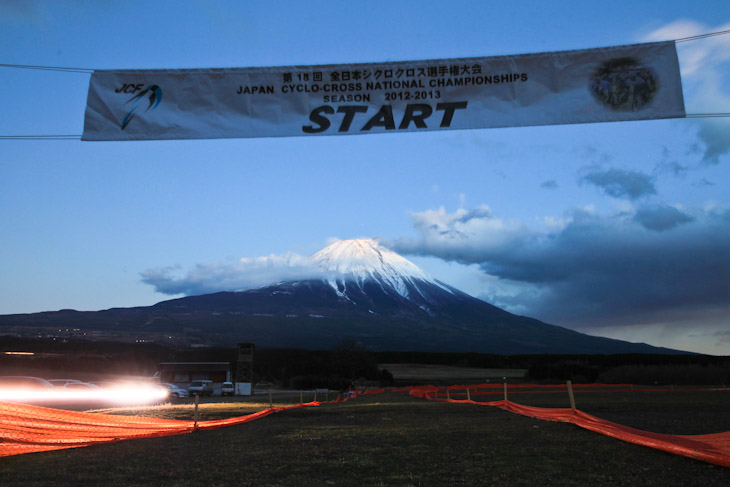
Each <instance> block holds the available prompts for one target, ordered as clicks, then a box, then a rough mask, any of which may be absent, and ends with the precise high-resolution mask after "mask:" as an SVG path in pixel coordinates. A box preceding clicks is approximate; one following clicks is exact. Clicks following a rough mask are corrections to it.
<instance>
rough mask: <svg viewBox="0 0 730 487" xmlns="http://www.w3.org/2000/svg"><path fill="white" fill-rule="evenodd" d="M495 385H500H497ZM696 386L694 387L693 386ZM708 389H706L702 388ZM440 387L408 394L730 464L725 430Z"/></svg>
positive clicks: (729, 441)
mask: <svg viewBox="0 0 730 487" xmlns="http://www.w3.org/2000/svg"><path fill="white" fill-rule="evenodd" d="M458 387H460V388H462V390H469V389H474V390H476V389H477V386H458ZM499 387H502V385H500V386H499ZM445 389H448V390H458V389H456V388H453V386H450V387H448V388H445ZM694 390H697V389H694ZM706 390H710V389H706ZM440 391H441V388H439V387H436V386H419V387H412V388H411V390H410V394H411V395H412V396H415V397H421V398H425V399H429V400H432V401H445V402H454V403H461V404H464V403H470V404H479V405H483V406H493V407H497V408H500V409H503V410H505V411H510V412H512V413H516V414H521V415H523V416H529V417H531V418H537V419H542V420H545V421H560V422H564V423H573V424H575V425H576V426H579V427H581V428H584V429H587V430H590V431H594V432H596V433H601V434H603V435H606V436H610V437H613V438H617V439H619V440H622V441H626V442H629V443H634V444H636V445H643V446H648V447H650V448H654V449H656V450H662V451H665V452H669V453H673V454H675V455H681V456H684V457H689V458H694V459H696V460H702V461H704V462H707V463H712V464H714V465H720V466H723V467H730V431H728V432H725V433H715V434H709V435H665V434H660V433H652V432H649V431H643V430H638V429H635V428H629V427H628V426H622V425H620V424H616V423H612V422H610V421H606V420H604V419H601V418H597V417H595V416H592V415H590V414H587V413H584V412H583V411H580V410H578V409H571V408H565V409H554V408H539V407H533V406H523V405H521V404H517V403H514V402H512V401H507V400H501V401H492V402H477V401H473V400H470V399H466V400H463V399H458V400H457V399H448V398H445V397H443V396H441V395H440V394H439V393H440Z"/></svg>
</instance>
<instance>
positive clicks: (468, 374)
mask: <svg viewBox="0 0 730 487" xmlns="http://www.w3.org/2000/svg"><path fill="white" fill-rule="evenodd" d="M379 367H381V368H383V369H387V370H388V371H389V372H390V373H391V374H393V377H395V379H396V381H398V382H406V383H412V382H414V381H415V382H421V381H425V382H428V383H440V382H442V381H447V382H448V383H450V384H453V383H456V381H459V380H469V381H472V382H484V381H485V380H486V379H490V380H494V379H500V380H501V379H502V377H507V378H508V379H522V378H523V377H524V376H525V373H526V372H527V370H526V369H481V368H477V367H456V366H447V365H426V364H381V365H380V366H379Z"/></svg>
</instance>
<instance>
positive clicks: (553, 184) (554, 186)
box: [540, 179, 558, 189]
mask: <svg viewBox="0 0 730 487" xmlns="http://www.w3.org/2000/svg"><path fill="white" fill-rule="evenodd" d="M540 187H541V188H542V189H557V188H558V183H557V182H556V181H555V180H554V179H549V180H547V181H545V182H543V183H542V184H540Z"/></svg>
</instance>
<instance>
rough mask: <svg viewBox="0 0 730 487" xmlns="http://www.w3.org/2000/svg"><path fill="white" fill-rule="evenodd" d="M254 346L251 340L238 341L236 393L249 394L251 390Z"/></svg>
mask: <svg viewBox="0 0 730 487" xmlns="http://www.w3.org/2000/svg"><path fill="white" fill-rule="evenodd" d="M255 348H256V346H255V345H254V344H253V343H251V342H238V362H237V365H236V394H240V395H245V396H249V395H251V393H252V390H253V352H254V349H255Z"/></svg>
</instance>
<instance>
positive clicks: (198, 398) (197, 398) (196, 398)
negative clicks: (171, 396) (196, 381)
mask: <svg viewBox="0 0 730 487" xmlns="http://www.w3.org/2000/svg"><path fill="white" fill-rule="evenodd" d="M199 401H200V394H195V414H194V415H193V418H194V421H195V423H194V425H193V429H198V402H199Z"/></svg>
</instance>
